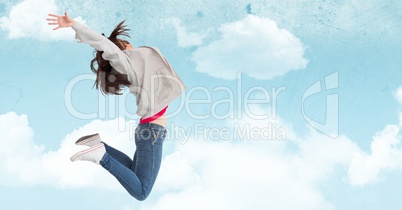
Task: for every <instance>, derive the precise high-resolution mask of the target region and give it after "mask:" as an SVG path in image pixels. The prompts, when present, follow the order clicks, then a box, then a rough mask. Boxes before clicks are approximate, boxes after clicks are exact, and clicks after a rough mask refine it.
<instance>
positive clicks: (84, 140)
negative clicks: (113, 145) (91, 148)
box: [75, 133, 100, 145]
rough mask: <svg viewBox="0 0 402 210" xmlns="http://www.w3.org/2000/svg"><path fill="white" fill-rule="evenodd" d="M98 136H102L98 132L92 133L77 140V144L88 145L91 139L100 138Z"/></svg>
mask: <svg viewBox="0 0 402 210" xmlns="http://www.w3.org/2000/svg"><path fill="white" fill-rule="evenodd" d="M98 138H100V137H99V134H98V133H96V134H92V135H87V136H83V137H81V138H79V139H78V140H77V141H76V142H75V144H76V145H86V144H88V143H89V142H91V141H93V140H96V139H98Z"/></svg>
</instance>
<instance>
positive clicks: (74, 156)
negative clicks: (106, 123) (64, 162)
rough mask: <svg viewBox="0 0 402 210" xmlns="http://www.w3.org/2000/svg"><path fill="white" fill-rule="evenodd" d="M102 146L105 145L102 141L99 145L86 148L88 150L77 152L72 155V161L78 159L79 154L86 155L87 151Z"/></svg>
mask: <svg viewBox="0 0 402 210" xmlns="http://www.w3.org/2000/svg"><path fill="white" fill-rule="evenodd" d="M101 147H103V144H102V143H100V144H99V145H95V146H93V147H91V148H88V149H86V150H82V151H81V152H77V153H75V154H74V155H73V156H71V158H70V160H71V161H72V162H74V161H75V159H77V157H79V156H81V155H84V154H86V153H89V152H92V151H94V150H97V149H99V148H101Z"/></svg>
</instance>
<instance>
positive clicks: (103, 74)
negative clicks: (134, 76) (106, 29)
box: [91, 20, 131, 95]
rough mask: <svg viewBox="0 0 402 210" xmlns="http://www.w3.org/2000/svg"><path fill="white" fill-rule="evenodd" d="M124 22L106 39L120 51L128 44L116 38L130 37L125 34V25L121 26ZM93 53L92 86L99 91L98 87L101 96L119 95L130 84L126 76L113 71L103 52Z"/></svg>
mask: <svg viewBox="0 0 402 210" xmlns="http://www.w3.org/2000/svg"><path fill="white" fill-rule="evenodd" d="M124 22H125V20H124V21H122V22H121V23H119V24H118V25H117V26H116V28H115V29H114V30H113V32H112V33H111V34H110V36H109V37H108V39H109V40H110V41H111V42H113V43H114V44H115V45H116V46H117V47H119V48H120V50H124V49H126V46H127V45H128V44H129V42H128V41H126V40H122V39H119V38H118V36H126V37H129V38H130V35H129V34H128V33H127V31H129V30H130V29H127V28H126V25H123V24H124ZM102 35H103V36H105V35H104V34H102ZM94 53H96V55H95V58H94V59H92V60H91V70H92V71H93V72H94V73H95V74H96V81H95V84H94V86H95V87H96V89H99V86H100V90H101V92H102V93H103V94H113V95H121V92H120V91H121V90H122V89H123V87H124V86H129V85H130V84H131V83H130V81H129V80H128V77H127V75H126V74H121V73H119V72H117V71H116V70H115V69H113V67H112V66H111V65H110V63H109V61H107V60H105V59H103V57H102V54H103V51H97V50H95V51H94ZM95 64H96V67H95Z"/></svg>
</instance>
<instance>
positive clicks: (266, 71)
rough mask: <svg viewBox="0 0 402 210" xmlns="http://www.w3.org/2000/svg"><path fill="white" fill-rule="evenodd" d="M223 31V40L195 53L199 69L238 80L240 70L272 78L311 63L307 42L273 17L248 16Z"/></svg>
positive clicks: (261, 77)
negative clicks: (304, 44)
mask: <svg viewBox="0 0 402 210" xmlns="http://www.w3.org/2000/svg"><path fill="white" fill-rule="evenodd" d="M219 30H220V32H221V33H222V37H221V39H219V40H217V41H214V42H212V43H210V44H208V45H207V46H203V47H200V48H198V49H197V50H196V51H195V52H194V53H193V55H192V60H194V61H195V63H196V64H197V66H196V70H197V71H199V72H203V73H207V74H208V75H210V76H213V77H217V78H222V79H229V80H230V79H236V76H237V72H239V71H240V72H243V73H245V74H247V75H249V76H250V77H253V78H256V79H272V78H274V77H277V76H282V75H284V74H286V73H287V72H289V71H292V70H298V69H303V68H305V67H306V65H307V63H308V61H307V60H306V59H305V58H304V57H303V55H304V49H305V46H303V43H302V42H301V41H300V40H299V39H298V38H297V37H295V36H294V35H293V34H291V33H290V32H289V31H287V30H285V29H280V28H278V26H277V25H276V23H275V22H274V21H273V20H271V19H268V18H260V17H257V16H253V15H248V16H247V17H246V18H245V19H244V20H241V21H237V22H234V23H228V24H223V25H222V26H221V27H220V29H219Z"/></svg>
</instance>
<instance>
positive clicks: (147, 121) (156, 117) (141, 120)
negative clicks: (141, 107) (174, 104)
mask: <svg viewBox="0 0 402 210" xmlns="http://www.w3.org/2000/svg"><path fill="white" fill-rule="evenodd" d="M167 108H168V106H166V107H165V108H163V109H162V110H161V111H159V112H158V113H156V114H155V115H153V116H150V117H147V118H145V119H142V118H141V119H140V124H145V123H149V122H151V121H153V120H156V119H158V118H159V117H161V116H162V115H163V114H165V112H166V109H167Z"/></svg>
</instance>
